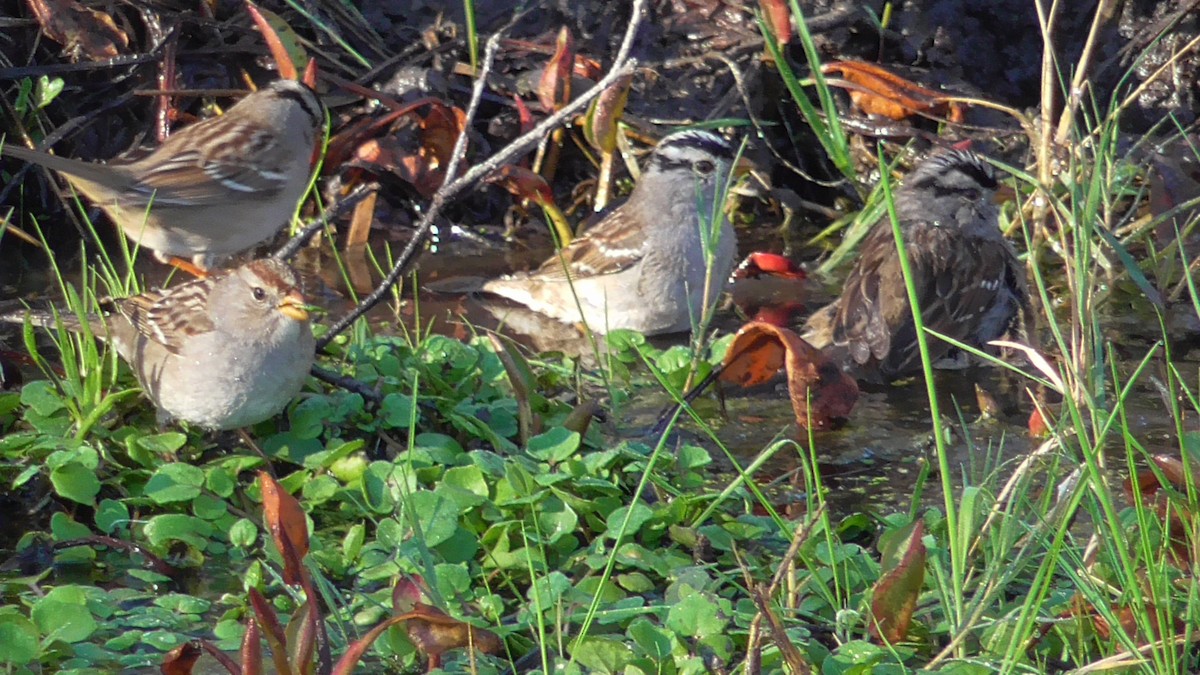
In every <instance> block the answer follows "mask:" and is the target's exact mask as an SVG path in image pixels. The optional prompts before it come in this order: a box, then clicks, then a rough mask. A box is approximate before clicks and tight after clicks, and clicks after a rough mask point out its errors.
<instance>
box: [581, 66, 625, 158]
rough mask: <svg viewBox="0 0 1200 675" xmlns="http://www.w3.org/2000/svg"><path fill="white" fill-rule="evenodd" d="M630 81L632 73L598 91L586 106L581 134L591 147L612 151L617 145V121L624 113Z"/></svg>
mask: <svg viewBox="0 0 1200 675" xmlns="http://www.w3.org/2000/svg"><path fill="white" fill-rule="evenodd" d="M632 83H633V74H632V73H630V74H629V75H626V76H624V77H622V78H620V79H619V80H617V81H616V82H613V83H612V85H610V86H609V87H608V88H607V89H605V90H604V91H602V92H600V95H599V96H597V97H596V100H594V101H592V105H591V106H590V107H589V108H588V113H587V116H586V117H585V118H584V124H583V135H584V136H585V137H586V138H587V141H588V143H590V144H591V146H592V147H593V148H595V149H597V150H599V151H600V152H602V153H612V152H613V151H614V150H615V149H616V147H617V132H618V130H619V126H618V123H619V122H620V121H621V115H623V114H625V103H626V101H628V100H629V85H631V84H632Z"/></svg>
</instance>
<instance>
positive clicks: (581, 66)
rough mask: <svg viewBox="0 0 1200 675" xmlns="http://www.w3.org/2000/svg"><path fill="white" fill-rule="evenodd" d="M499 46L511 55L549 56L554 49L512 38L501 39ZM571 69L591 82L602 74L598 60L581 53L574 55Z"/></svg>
mask: <svg viewBox="0 0 1200 675" xmlns="http://www.w3.org/2000/svg"><path fill="white" fill-rule="evenodd" d="M500 46H501V48H502V49H503V50H504V53H505V54H508V55H511V56H519V55H521V54H545V55H546V56H550V55H552V54H553V53H554V50H555V47H551V46H550V45H549V44H539V43H537V42H531V41H529V40H514V39H511V38H509V39H504V40H501V41H500ZM571 71H572V72H573V73H574V74H575V76H576V77H582V78H584V79H586V80H592V81H593V82H595V81H596V80H599V79H600V77H601V76H602V75H603V74H604V71H603V70H602V69H601V67H600V62H599V61H597V60H596V59H593V58H591V57H588V56H584V55H583V54H576V55H575V63H574V64H573V65H572V68H571Z"/></svg>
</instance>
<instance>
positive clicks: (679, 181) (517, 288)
mask: <svg viewBox="0 0 1200 675" xmlns="http://www.w3.org/2000/svg"><path fill="white" fill-rule="evenodd" d="M734 159H735V153H734V149H733V147H732V146H731V145H730V144H729V142H728V141H726V140H725V139H723V138H721V137H720V136H717V135H716V134H713V133H710V132H707V131H699V130H688V131H681V132H677V133H674V134H671V135H670V136H667V137H666V138H664V139H663V140H662V141H661V142H660V143H659V144H658V146H657V147H655V149H654V151H653V152H652V153H651V154H650V158H649V160H647V162H646V166H645V168H644V169H643V170H642V175H641V179H640V180H638V182H637V185H636V186H635V187H634V189H633V192H632V193H630V195H629V199H628V200H627V201H625V202H624V203H623V204H621V205H619V206H617V207H615V208H614V209H613V210H611V211H610V212H609V213H608V214H606V215H605V216H603V217H602V218H601V219H600V221H599V222H598V223H596V224H595V225H594V226H593V227H591V228H590V229H589V230H588V231H587V232H585V233H584V234H583V235H582V236H580V237H579V238H577V239H575V240H573V241H572V242H571V243H570V244H568V245H567V246H565V247H563V248H562V250H560V251H558V252H557V253H556V254H555V255H553V256H551V257H550V259H548V260H546V261H545V262H544V263H543V264H542V265H541V266H540V267H538V268H537V269H534V270H532V271H530V272H526V273H522V274H513V275H510V276H506V277H503V278H499V279H493V280H491V281H488V282H487V283H485V284H484V285H483V290H485V291H488V292H490V293H494V294H496V295H500V296H503V297H505V298H508V299H510V300H513V301H516V302H519V303H521V304H523V305H526V306H527V307H529V308H530V309H533V310H535V311H537V312H540V313H542V314H546V315H548V316H551V317H553V318H555V319H558V320H560V321H563V322H565V323H579V322H580V321H583V322H585V323H586V324H587V325H588V326H589V327H590V328H591V329H592V330H595V331H597V332H601V333H606V332H609V331H611V330H616V329H619V328H629V329H633V330H637V331H640V332H642V333H645V334H647V335H653V334H657V333H673V332H679V331H685V330H690V329H691V327H692V325H693V324H694V322H696V321H699V320H700V317H701V314H702V313H703V311H704V308H705V306H706V305H705V303H706V302H707V303H708V304H707V306H709V307H711V306H712V305H713V304H714V303H715V302H716V301H717V299H718V296H719V295H720V293H721V291H722V290H723V289H724V287H725V283H726V282H727V281H728V279H729V274H730V272H731V271H732V270H733V265H734V258H735V257H736V255H737V240H736V239H735V235H734V231H733V227H732V226H731V225H730V223H729V221H728V220H727V219H726V218H725V214H724V204H723V203H721V202H720V198H721V197H722V196H723V195H724V194H725V193H726V191H727V189H728V188H729V187H730V185H729V179H730V177H731V172H732V170H733V169H734ZM706 250H708V251H709V252H710V253H711V256H710V257H711V261H710V260H709V256H706V254H705V251H706ZM710 262H711V264H710Z"/></svg>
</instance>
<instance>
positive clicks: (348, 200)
mask: <svg viewBox="0 0 1200 675" xmlns="http://www.w3.org/2000/svg"><path fill="white" fill-rule="evenodd" d="M378 187H379V186H378V185H374V184H369V185H360V186H358V187H356V188H354V190H353V191H351V192H350V194H348V195H346V196H345V197H343V198H341V199H339V200H337V201H336V202H334V203H333V204H330V205H329V206H328V207H327V208H326V209H325V210H324V211H322V212H321V213H319V214H317V216H316V217H315V218H313V219H312V220H311V221H309V222H307V223H305V224H304V227H302V228H300V231H299V232H297V233H296V236H294V237H292V238H291V239H289V240H288V242H287V243H286V244H284V245H283V246H280V247H279V250H278V251H275V253H273V254H271V257H272V258H275V259H276V260H290V259H291V258H292V256H294V255H296V252H297V251H299V250H300V249H301V248H302V247H303V246H304V245H305V244H307V243H308V240H309V239H311V238H312V236H313V235H314V234H316V233H317V232H320V231H321V230H323V229H324V228H325V226H326V225H328V224H329V223H330V221H333V220H337V218H338V217H340V216H341V215H342V214H343V213H345V212H346V211H348V210H350V209H351V208H353V207H354V206H356V205H358V203H359V202H361V201H362V200H363V199H366V197H367V195H369V194H371V193H373V192H375V190H376V189H377V188H378Z"/></svg>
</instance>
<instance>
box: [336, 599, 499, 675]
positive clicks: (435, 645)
mask: <svg viewBox="0 0 1200 675" xmlns="http://www.w3.org/2000/svg"><path fill="white" fill-rule="evenodd" d="M400 623H406V624H407V625H406V626H405V629H406V631H407V633H408V639H409V640H411V641H412V643H413V645H414V646H416V648H417V649H418V650H419V651H420V652H421V653H422V654H424V655H425V656H426V657H428V658H429V665H428V671H433V670H434V669H435V668H440V667H441V665H442V654H444V653H446V652H448V651H450V650H451V649H461V648H464V647H474V648H475V649H478V650H479V651H481V652H484V653H485V654H498V653H499V652H500V650H501V649H502V648H503V647H504V643H503V642H502V641H501V640H500V637H499V636H497V635H496V634H495V633H493V632H491V631H489V630H484V629H483V628H476V627H475V626H472V625H471V624H469V623H464V622H462V621H459V620H458V619H455V618H453V617H451V616H449V615H447V614H446V613H445V612H443V611H441V610H439V609H437V608H436V607H431V606H430V605H425V604H422V603H419V602H418V603H416V605H415V606H414V609H413V611H410V612H405V613H404V614H400V615H399V616H393V617H392V618H390V619H388V620H386V621H384V622H383V623H381V624H379V625H378V626H375V627H374V628H372V629H371V630H370V631H369V632H368V633H367V634H366V635H365V636H363V637H362V639H360V640H357V641H355V642H354V643H352V644H350V646H349V647H347V648H346V652H345V653H344V654H343V655H342V658H340V659H338V662H337V664H336V665H335V666H334V667H333V675H350V673H353V672H355V667H356V666H357V664H358V661H359V660H360V659H362V657H363V655H364V654H366V652H367V649H368V648H369V647H370V646H371V644H372V643H373V642H375V640H377V639H378V638H379V636H380V635H383V632H384V631H385V630H387V629H388V628H391V627H392V626H395V625H396V624H400Z"/></svg>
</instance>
